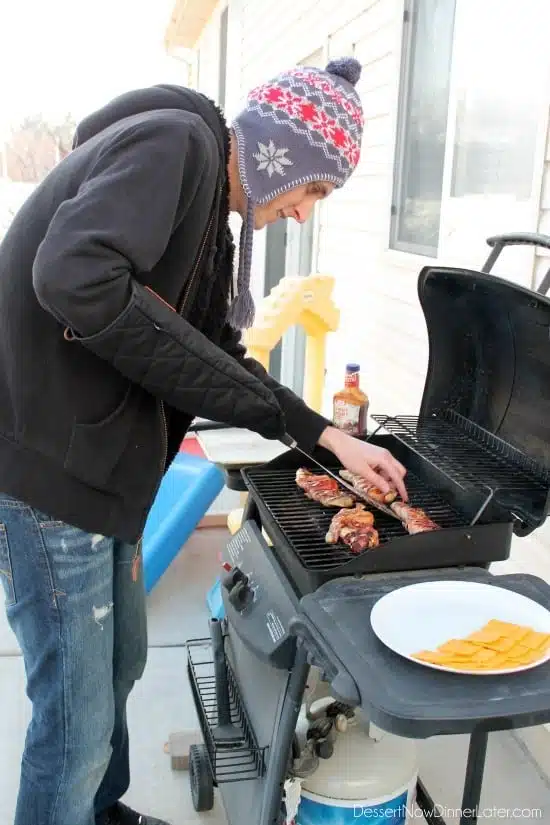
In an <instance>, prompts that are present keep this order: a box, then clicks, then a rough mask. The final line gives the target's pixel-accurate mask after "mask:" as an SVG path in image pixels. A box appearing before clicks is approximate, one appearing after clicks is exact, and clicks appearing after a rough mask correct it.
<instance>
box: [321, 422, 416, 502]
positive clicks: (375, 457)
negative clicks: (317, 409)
mask: <svg viewBox="0 0 550 825" xmlns="http://www.w3.org/2000/svg"><path fill="white" fill-rule="evenodd" d="M318 443H319V446H321V447H325V449H327V450H330V451H331V452H332V453H334V455H335V456H337V458H339V459H340V461H341V462H342V464H343V466H344V467H345V468H346V470H349V471H350V472H351V473H357V475H360V476H362V477H363V478H364V479H366V480H367V481H368V482H370V484H372V485H373V486H375V487H378V488H379V489H380V490H382V492H383V493H388V492H389V490H390V487H393V488H395V489H396V490H397V492H398V493H399V495H400V496H401V498H402V499H403V501H408V495H407V490H406V487H405V484H404V482H403V479H404V478H405V475H406V474H407V471H406V469H405V467H403V465H402V464H400V463H399V461H397V459H395V458H394V457H393V455H392V454H391V453H390V452H389V451H388V450H384V449H383V448H382V447H377V446H375V445H374V444H368V443H366V442H365V441H359V440H358V439H357V438H353V437H352V436H351V435H347V434H346V433H344V432H342V430H338V429H337V428H336V427H327V428H326V430H324V431H323V433H322V434H321V437H320V439H319V442H318Z"/></svg>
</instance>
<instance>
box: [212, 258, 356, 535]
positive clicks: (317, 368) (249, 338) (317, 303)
mask: <svg viewBox="0 0 550 825" xmlns="http://www.w3.org/2000/svg"><path fill="white" fill-rule="evenodd" d="M333 288H334V278H332V277H331V276H330V275H320V274H313V275H308V276H307V278H282V279H281V280H280V281H279V283H278V284H277V286H276V287H274V288H273V289H272V290H271V292H270V294H269V295H266V297H265V298H264V299H263V301H262V303H261V305H260V306H259V307H258V309H257V311H256V320H255V322H254V326H253V327H252V328H251V329H249V330H247V332H246V333H245V335H244V342H245V344H246V347H247V354H248V355H250V356H251V357H252V358H255V359H256V360H257V361H259V362H260V364H262V366H263V367H265V369H268V367H269V356H270V353H271V351H272V350H273V349H274V348H275V347H276V346H277V344H278V343H279V341H280V340H281V338H282V337H283V335H284V334H285V333H286V332H287V331H288V330H289V329H291V327H293V326H296V325H298V324H299V325H300V326H302V327H303V329H304V331H305V333H306V356H305V374H304V401H305V402H306V404H307V405H308V406H309V407H311V409H313V410H315V411H316V412H321V408H322V406H323V388H324V383H325V358H326V338H327V335H328V333H329V332H335V331H336V330H337V329H338V325H339V323H340V311H339V310H338V309H337V307H336V305H335V304H334V301H333V300H332V290H333ZM244 498H245V499H246V495H245V496H244ZM243 503H244V501H243ZM242 514H243V511H242V509H238V510H233V511H232V512H231V513H230V514H229V518H228V520H227V526H228V528H229V530H230V532H231V534H232V535H233V534H234V533H236V532H237V530H238V529H239V527H240V526H241V523H242Z"/></svg>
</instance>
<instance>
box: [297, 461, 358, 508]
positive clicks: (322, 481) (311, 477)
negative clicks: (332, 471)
mask: <svg viewBox="0 0 550 825" xmlns="http://www.w3.org/2000/svg"><path fill="white" fill-rule="evenodd" d="M296 484H297V485H298V487H300V489H301V490H303V491H304V493H305V494H306V496H307V497H308V498H310V499H312V500H313V501H318V502H319V504H322V505H323V507H353V505H354V498H353V496H351V495H350V494H349V493H344V492H343V491H342V490H341V488H340V487H339V486H338V484H337V482H336V481H335V480H334V479H333V478H331V477H330V476H327V475H318V474H317V473H311V472H310V471H309V470H306V469H304V468H303V467H301V468H300V469H299V470H297V471H296Z"/></svg>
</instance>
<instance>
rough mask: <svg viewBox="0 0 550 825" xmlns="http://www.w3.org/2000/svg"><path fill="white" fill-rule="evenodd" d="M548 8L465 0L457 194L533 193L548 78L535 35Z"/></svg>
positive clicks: (457, 62)
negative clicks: (543, 89) (543, 85)
mask: <svg viewBox="0 0 550 825" xmlns="http://www.w3.org/2000/svg"><path fill="white" fill-rule="evenodd" d="M459 3H460V0H459ZM537 6H538V8H537ZM541 9H542V7H541V6H540V5H539V4H538V3H533V0H526V2H525V4H523V3H521V4H520V3H517V2H515V1H514V0H482V2H477V3H475V4H471V3H460V7H459V16H458V20H457V24H458V25H457V30H456V33H455V41H456V46H455V57H454V68H453V74H454V76H455V79H454V86H455V88H456V106H455V113H454V120H455V136H454V146H453V149H454V151H453V163H452V177H451V197H468V196H470V195H490V196H503V195H504V196H514V197H515V199H516V200H518V201H526V200H529V199H530V198H531V194H532V189H533V173H534V162H535V152H536V145H537V133H538V128H539V123H540V107H539V105H538V104H537V98H538V97H539V95H540V91H541V88H540V86H541V80H543V79H544V65H543V64H541V54H540V52H539V50H538V49H537V46H536V35H535V31H536V29H537V27H538V26H540V25H541V23H542V20H541V19H540V11H541ZM495 20H499V26H498V32H497V30H496V29H495ZM537 21H538V22H537ZM543 82H544V81H543Z"/></svg>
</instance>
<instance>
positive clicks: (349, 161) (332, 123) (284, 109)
mask: <svg viewBox="0 0 550 825" xmlns="http://www.w3.org/2000/svg"><path fill="white" fill-rule="evenodd" d="M360 76H361V64H360V63H359V62H358V61H357V60H355V58H352V57H344V58H341V59H339V60H332V61H331V62H330V63H329V64H328V66H327V67H326V69H325V70H324V71H323V70H321V69H317V68H312V67H298V68H295V69H291V70H290V71H287V72H283V73H282V74H279V75H278V76H277V77H275V78H273V79H272V80H270V81H268V82H267V83H264V84H262V85H261V86H257V87H256V88H255V89H252V91H251V92H250V94H249V95H248V98H247V102H246V106H245V108H244V109H243V110H242V112H241V113H240V114H239V115H238V116H237V117H236V118H235V120H234V121H233V123H232V124H231V126H232V129H233V132H234V134H235V138H236V141H237V149H238V166H239V176H240V181H241V184H242V187H243V189H244V192H245V195H246V197H247V210H246V217H245V219H244V221H243V226H242V230H241V239H240V255H239V271H238V276H237V296H236V297H235V299H234V301H233V303H232V304H231V307H230V309H229V321H230V323H231V324H232V326H234V327H235V328H237V329H244V328H247V327H250V326H251V325H252V324H253V322H254V302H253V300H252V295H251V293H250V266H251V261H252V239H253V232H254V208H255V206H256V205H261V204H265V203H268V202H269V201H271V200H273V198H276V197H277V196H278V195H281V194H282V193H283V192H288V191H289V190H290V189H294V188H296V187H297V186H301V185H302V184H307V183H311V182H316V181H326V182H330V183H333V184H334V186H335V188H340V187H342V186H343V185H344V184H345V182H346V181H347V180H348V178H349V177H350V175H351V174H352V172H353V171H354V169H355V167H356V166H357V163H358V162H359V155H360V151H361V140H362V135H363V123H364V118H363V108H362V106H361V100H360V98H359V95H358V94H357V92H356V90H355V85H356V83H357V81H358V80H359V78H360Z"/></svg>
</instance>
